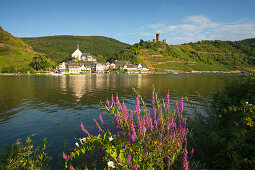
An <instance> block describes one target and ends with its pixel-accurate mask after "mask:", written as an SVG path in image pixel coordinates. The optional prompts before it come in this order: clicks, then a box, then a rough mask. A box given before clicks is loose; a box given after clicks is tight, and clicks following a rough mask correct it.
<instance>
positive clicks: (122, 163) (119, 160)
mask: <svg viewBox="0 0 255 170" xmlns="http://www.w3.org/2000/svg"><path fill="white" fill-rule="evenodd" d="M118 161H119V162H120V163H121V164H124V163H123V162H122V160H121V159H120V157H119V156H118Z"/></svg>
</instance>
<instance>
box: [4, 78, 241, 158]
mask: <svg viewBox="0 0 255 170" xmlns="http://www.w3.org/2000/svg"><path fill="white" fill-rule="evenodd" d="M239 80H241V76H240V75H230V74H197V75H195V74H182V75H169V74H168V75H127V74H124V75H105V74H93V75H69V76H68V75H66V76H64V75H62V76H49V75H45V76H38V75H34V76H33V75H31V76H0V145H2V144H12V143H15V142H16V140H17V139H18V138H19V139H22V140H24V139H25V138H26V136H29V135H31V134H37V135H36V136H34V137H33V138H32V139H33V140H34V142H35V144H38V143H40V142H41V139H43V138H44V137H47V140H48V142H49V153H50V155H51V156H52V157H53V158H54V159H56V158H57V157H58V156H59V155H61V153H62V152H63V150H64V147H67V148H69V149H72V148H73V147H75V146H74V143H75V142H76V140H75V137H76V138H79V137H83V136H84V133H83V132H82V131H81V129H80V123H81V121H82V122H83V124H84V125H85V127H86V128H87V130H88V131H90V132H91V133H94V134H97V132H96V128H95V125H94V123H93V118H96V119H97V120H98V119H99V114H100V113H102V117H103V119H104V120H105V122H106V123H107V124H108V126H110V127H112V126H111V124H112V123H111V122H112V118H111V116H109V115H107V114H106V112H105V111H104V110H103V109H102V106H101V105H100V101H103V102H104V101H105V100H106V99H107V98H111V96H112V95H114V96H115V95H118V96H119V98H120V99H121V101H123V99H124V101H125V102H126V104H127V106H128V108H131V109H134V103H135V102H134V100H135V93H134V90H133V89H136V90H137V91H138V93H139V94H141V95H142V96H143V97H144V100H145V101H146V102H150V101H151V91H152V87H153V86H154V87H155V89H156V90H157V91H158V94H159V96H160V97H162V98H165V94H166V93H167V91H168V90H169V92H170V98H171V104H172V105H171V107H172V108H173V106H174V105H173V103H174V102H175V101H176V100H178V101H179V99H180V98H181V97H182V96H183V97H184V98H185V100H184V111H185V112H187V113H188V114H190V115H191V116H192V114H193V113H194V111H195V110H196V111H199V112H203V109H202V107H203V105H204V104H206V103H208V102H209V101H210V100H211V98H212V96H213V94H215V93H216V92H217V91H218V90H221V89H223V88H224V87H225V86H226V84H228V83H233V82H234V81H239ZM1 151H2V150H0V152H1Z"/></svg>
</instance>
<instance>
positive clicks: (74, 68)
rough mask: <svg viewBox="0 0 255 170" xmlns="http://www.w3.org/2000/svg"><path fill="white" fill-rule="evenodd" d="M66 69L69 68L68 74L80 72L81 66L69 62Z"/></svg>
mask: <svg viewBox="0 0 255 170" xmlns="http://www.w3.org/2000/svg"><path fill="white" fill-rule="evenodd" d="M68 70H69V74H80V73H81V66H80V65H79V64H78V63H69V64H68Z"/></svg>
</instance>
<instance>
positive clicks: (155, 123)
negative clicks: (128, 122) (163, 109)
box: [153, 107, 158, 128]
mask: <svg viewBox="0 0 255 170" xmlns="http://www.w3.org/2000/svg"><path fill="white" fill-rule="evenodd" d="M153 120H154V126H155V128H157V127H158V122H157V109H156V107H153Z"/></svg>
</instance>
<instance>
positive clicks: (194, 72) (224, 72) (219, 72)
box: [0, 70, 255, 76]
mask: <svg viewBox="0 0 255 170" xmlns="http://www.w3.org/2000/svg"><path fill="white" fill-rule="evenodd" d="M204 73H206V74H241V73H245V72H244V71H241V70H232V71H196V70H192V71H191V72H184V71H180V70H173V71H171V72H125V73H119V72H113V73H85V74H56V73H30V74H25V73H22V74H19V73H0V76H1V75H4V76H13V75H20V76H22V75H51V76H61V75H95V74H100V75H102V74H130V75H131V74H175V75H176V74H204ZM251 73H255V70H252V71H251Z"/></svg>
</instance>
